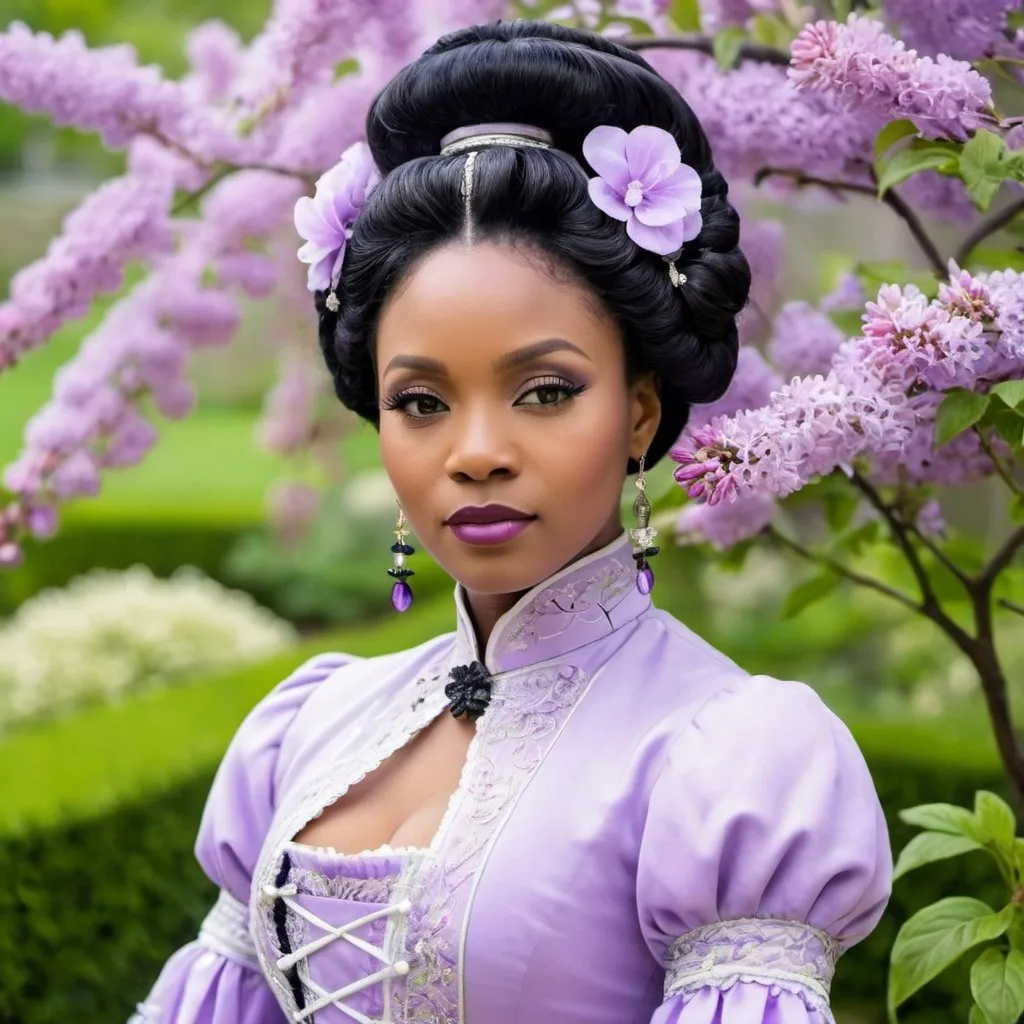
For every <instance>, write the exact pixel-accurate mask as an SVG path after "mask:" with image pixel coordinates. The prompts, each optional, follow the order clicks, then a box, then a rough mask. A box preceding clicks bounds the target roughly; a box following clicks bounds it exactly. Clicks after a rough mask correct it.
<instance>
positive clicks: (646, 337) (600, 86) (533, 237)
mask: <svg viewBox="0 0 1024 1024" xmlns="http://www.w3.org/2000/svg"><path fill="white" fill-rule="evenodd" d="M495 122H519V123H525V124H529V125H533V126H535V127H538V128H543V129H546V130H547V131H548V132H550V133H551V136H552V138H553V145H552V148H550V149H540V148H533V147H529V148H526V147H523V148H512V147H507V146H497V147H490V148H486V149H482V150H480V151H479V152H478V154H477V158H476V167H475V174H474V187H473V196H472V218H473V236H474V239H475V240H476V241H478V242H497V243H505V244H514V245H517V246H519V247H523V248H526V249H528V250H532V251H534V252H536V253H537V254H538V255H540V256H542V257H543V258H544V260H545V262H546V263H547V264H548V265H549V266H552V267H553V268H555V269H557V270H559V271H561V272H564V273H565V274H566V275H567V277H568V278H569V279H572V280H575V281H578V282H580V283H581V284H583V285H585V286H586V287H587V288H588V289H589V290H590V292H591V293H592V294H594V295H596V296H597V298H598V300H599V302H600V304H601V306H602V307H603V308H604V310H605V311H606V312H607V313H609V314H611V316H612V317H613V318H614V319H615V320H616V321H617V323H618V325H619V328H620V330H621V332H622V336H623V339H624V343H625V350H626V352H625V355H626V365H627V370H628V373H629V374H630V376H631V377H632V376H634V375H637V374H642V373H645V372H650V371H653V372H654V373H655V374H657V377H658V379H659V381H660V390H661V400H662V419H661V424H660V426H659V428H658V431H657V433H656V435H655V437H654V440H653V442H652V443H651V446H650V448H649V450H648V453H647V460H646V461H647V465H648V466H651V465H653V464H654V463H655V462H657V461H658V459H660V458H661V457H662V456H663V455H664V454H665V453H666V452H667V451H668V449H669V448H670V447H671V446H672V444H673V443H674V442H675V441H676V439H677V438H678V436H679V434H680V432H681V431H682V429H683V427H684V426H685V425H686V421H687V417H688V415H689V409H690V405H691V404H692V403H695V402H697V403H703V402H711V401H714V400H715V399H717V398H719V397H721V395H722V394H723V393H724V392H725V390H726V388H727V387H728V385H729V381H730V379H731V378H732V374H733V371H734V370H735V367H736V355H737V344H738V343H737V332H736V315H737V314H738V313H739V311H740V310H741V309H742V307H743V306H744V304H745V303H746V300H747V294H748V291H749V288H750V271H749V268H748V266H747V262H746V259H745V258H744V256H743V253H742V252H741V251H740V249H739V248H738V242H739V218H738V216H737V214H736V211H735V210H734V209H733V207H732V206H731V205H730V203H729V201H728V198H727V197H728V186H727V185H726V182H725V179H724V178H723V177H722V175H721V174H720V173H719V172H718V171H717V170H716V169H715V165H714V162H713V161H712V158H711V150H710V147H709V145H708V141H707V138H706V137H705V135H704V131H703V129H702V128H701V126H700V123H699V122H698V120H697V118H696V116H695V115H694V113H693V111H692V110H691V109H690V107H689V106H688V105H687V103H686V102H685V101H684V100H683V98H682V97H681V96H680V95H679V93H678V92H677V91H676V90H675V89H674V88H673V87H672V86H671V85H669V84H668V83H667V82H666V81H665V80H664V79H663V78H662V77H661V76H660V75H658V73H657V72H656V71H654V69H653V68H652V67H651V66H650V65H649V64H648V63H647V62H646V61H645V60H643V59H642V58H641V57H639V56H637V55H636V54H635V53H633V52H632V51H631V50H629V49H627V48H625V47H623V46H620V45H618V44H616V43H614V42H612V41H611V40H609V39H606V38H604V37H602V36H599V35H596V34H593V33H590V32H585V31H578V30H574V29H568V28H564V27H562V26H559V25H555V24H552V23H548V22H537V21H534V22H531V21H516V22H497V23H494V24H489V25H480V26H475V27H472V28H467V29H463V30H461V31H458V32H453V33H451V34H450V35H447V36H444V37H442V38H441V39H440V40H438V42H437V43H435V44H434V45H433V46H432V47H430V49H429V50H427V51H426V53H424V54H423V56H422V57H420V58H419V59H418V60H416V61H414V62H413V63H412V64H410V65H409V66H407V67H406V68H404V69H403V70H402V71H401V72H399V73H398V74H397V75H396V76H395V78H394V79H392V81H391V82H390V83H389V84H388V85H387V86H386V87H385V88H384V89H383V91H382V92H381V93H380V94H379V95H378V96H377V98H376V99H375V101H374V103H373V105H372V107H371V108H370V112H369V114H368V116H367V123H366V127H367V140H368V143H369V146H370V150H371V152H372V154H373V157H374V160H375V162H376V164H377V166H378V168H379V169H380V171H381V173H382V174H383V175H384V177H383V180H382V181H381V182H380V184H379V185H378V186H377V187H376V188H375V189H374V190H373V191H372V192H371V194H370V197H369V199H368V201H367V204H366V206H365V207H364V209H363V211H362V212H361V213H360V215H359V217H358V219H357V220H356V222H355V225H354V229H353V234H352V237H351V239H350V240H349V242H348V244H347V247H346V251H345V256H344V262H343V266H342V271H341V285H340V286H339V288H338V299H339V301H340V308H339V310H338V312H337V313H336V314H335V313H331V312H330V311H329V310H328V309H327V308H326V305H325V299H326V293H324V292H319V293H317V295H316V304H317V310H318V312H319V314H320V345H321V349H322V351H323V355H324V358H325V360H326V362H327V366H328V368H329V370H330V372H331V374H332V375H333V378H334V387H335V391H336V392H337V395H338V397H339V399H340V400H341V401H342V403H343V404H344V405H345V406H347V407H348V408H349V409H352V410H353V411H355V412H356V413H358V414H359V415H360V416H361V417H363V418H364V419H366V420H369V421H370V422H371V423H373V424H374V425H376V426H378V427H379V425H380V413H379V406H378V394H377V377H376V370H375V362H374V353H375V348H376V332H377V325H378V321H379V319H380V315H381V312H382V309H383V307H384V305H385V304H386V302H387V301H388V298H389V297H390V296H391V295H392V294H393V293H394V291H395V289H396V286H397V285H399V283H400V282H401V281H402V280H403V279H404V278H405V276H406V275H407V274H408V273H409V272H410V270H411V269H412V268H413V267H414V266H415V265H416V263H417V262H418V261H419V260H421V259H422V258H423V257H424V256H426V255H427V254H428V253H430V252H431V251H432V250H435V249H437V248H438V247H439V246H442V245H444V244H445V243H447V242H449V241H453V240H455V239H458V238H459V237H460V236H461V235H462V234H463V233H464V231H465V213H464V200H463V198H462V195H461V192H460V189H461V184H462V179H463V169H464V165H465V161H466V155H465V154H464V153H463V154H460V155H451V156H444V157H442V156H440V155H439V152H440V140H441V138H442V137H443V136H444V135H446V134H447V133H448V132H450V131H452V130H453V129H456V128H460V127H464V126H467V125H474V124H481V123H495ZM601 124H608V125H617V126H619V127H621V128H623V129H625V130H626V131H630V130H632V129H633V128H635V127H636V126H637V125H640V124H650V125H655V126H657V127H659V128H664V129H665V130H667V131H669V132H671V134H672V135H673V136H674V137H675V139H676V141H677V142H678V143H679V149H680V151H681V154H682V159H683V162H684V163H687V164H690V166H692V167H693V168H694V169H695V170H696V171H697V172H698V174H700V176H701V179H702V182H703V204H702V209H701V212H702V216H703V229H702V230H701V233H700V235H699V236H698V237H697V238H695V239H694V240H693V241H691V242H688V243H686V245H685V246H684V248H683V252H682V255H681V256H680V257H679V258H677V259H676V266H677V267H678V268H679V270H680V271H681V272H682V273H685V274H686V277H687V281H686V283H685V284H684V285H683V286H682V288H681V289H677V288H675V287H673V286H672V284H671V282H670V280H669V274H668V265H667V263H666V262H665V261H664V260H663V259H662V258H661V257H660V256H658V255H657V254H655V253H652V252H649V251H647V250H644V249H640V248H639V247H638V246H636V245H635V244H634V243H633V242H632V241H631V240H630V238H629V237H628V236H627V234H626V231H625V225H624V224H622V223H621V222H619V221H616V220H614V219H612V218H611V217H609V216H607V215H606V214H605V213H603V212H602V211H601V210H599V209H598V208H597V207H596V206H595V205H594V204H593V203H592V202H591V200H590V198H589V196H588V194H587V180H588V178H589V177H590V176H592V174H593V172H592V171H590V170H589V168H587V165H586V163H585V161H584V158H583V153H582V145H583V140H584V138H585V137H586V135H587V133H588V132H590V130H591V129H592V128H594V127H596V126H597V125H601ZM635 468H636V467H635V464H634V463H633V461H632V460H631V461H630V465H629V466H628V467H624V472H625V471H629V470H632V471H635Z"/></svg>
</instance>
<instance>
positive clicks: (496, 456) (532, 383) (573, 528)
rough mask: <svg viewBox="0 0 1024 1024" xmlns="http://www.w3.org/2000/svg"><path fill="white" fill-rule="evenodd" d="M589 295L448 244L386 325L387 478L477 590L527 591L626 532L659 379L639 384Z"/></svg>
mask: <svg viewBox="0 0 1024 1024" xmlns="http://www.w3.org/2000/svg"><path fill="white" fill-rule="evenodd" d="M588 299H590V297H589V296H588V295H587V293H586V292H584V291H583V290H582V289H581V288H580V287H579V286H577V285H571V284H567V283H565V282H564V281H562V282H560V281H557V280H554V279H553V278H552V276H551V274H550V272H549V271H548V270H546V269H545V267H544V266H543V264H540V263H538V262H537V261H536V260H535V258H532V257H531V256H530V255H529V254H526V253H524V252H522V251H517V250H513V249H512V248H511V247H508V246H505V245H498V244H492V243H487V244H480V245H474V246H465V245H462V244H451V245H448V246H445V247H443V248H441V249H438V250H436V251H435V252H433V253H431V254H430V255H429V256H427V257H426V258H425V259H424V260H423V262H422V263H420V264H419V265H418V266H417V267H416V269H415V270H414V271H413V272H412V273H411V274H410V276H409V277H408V278H407V280H406V281H405V282H404V283H403V285H402V286H401V288H400V289H399V290H398V291H397V292H396V294H395V295H394V296H393V297H392V298H391V300H390V301H389V303H388V304H387V305H386V307H385V310H384V312H383V314H382V316H381V320H380V324H379V328H378V337H377V353H376V357H377V374H378V381H377V383H378V388H379V394H380V402H381V414H380V443H381V453H382V456H383V460H384V466H385V469H386V470H387V473H388V476H389V477H390V479H391V482H392V485H393V486H394V488H395V492H396V493H397V495H398V499H399V501H400V502H401V504H402V508H403V509H404V510H405V514H406V518H407V519H408V520H409V523H410V525H411V526H412V530H413V532H414V533H415V535H416V536H417V537H418V538H419V540H420V542H421V543H422V544H423V546H424V547H425V548H426V549H427V550H428V551H429V552H430V553H431V554H432V555H433V556H434V558H436V559H437V561H438V562H439V563H440V565H441V566H442V567H443V568H444V569H445V571H446V572H448V573H449V574H450V575H451V576H453V577H454V578H455V579H456V580H458V581H459V582H460V583H461V584H462V585H463V586H464V587H465V588H466V590H467V591H469V592H470V593H476V594H512V593H516V592H521V591H524V590H528V589H529V588H531V587H533V586H535V585H536V584H538V583H540V582H541V581H542V580H544V579H546V578H547V577H548V576H550V575H551V574H552V573H554V572H557V571H558V570H559V569H560V568H562V567H563V566H565V565H567V564H568V563H570V562H572V561H573V560H574V559H576V558H577V557H579V556H580V555H582V554H584V553H586V552H588V551H592V550H596V549H597V548H598V547H601V546H602V545H604V544H607V543H609V542H610V541H611V540H613V539H614V538H615V537H616V536H617V535H618V534H619V532H620V531H621V529H622V527H621V523H620V519H619V500H620V495H621V492H622V483H623V477H624V474H625V468H626V462H627V459H628V458H629V457H630V456H632V457H634V458H639V456H640V455H641V454H642V453H643V452H645V451H646V449H647V446H648V444H649V443H650V440H651V438H652V437H653V436H654V432H655V430H656V429H657V425H658V418H659V416H660V404H659V401H658V396H657V391H656V386H655V384H654V382H653V380H651V379H650V378H646V379H642V380H639V381H637V382H636V383H634V384H627V381H626V371H625V362H624V352H623V346H622V340H621V337H620V334H619V331H618V328H617V326H616V324H615V323H614V321H613V320H612V319H611V318H610V317H608V316H607V315H605V314H603V313H600V312H599V311H598V310H596V309H595V308H594V307H595V305H596V303H595V302H594V301H593V300H592V299H590V301H588ZM495 505H500V506H503V507H504V511H503V510H501V509H495V508H493V507H492V508H488V507H487V506H495ZM474 521H475V522H474Z"/></svg>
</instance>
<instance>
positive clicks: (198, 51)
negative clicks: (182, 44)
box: [185, 20, 244, 103]
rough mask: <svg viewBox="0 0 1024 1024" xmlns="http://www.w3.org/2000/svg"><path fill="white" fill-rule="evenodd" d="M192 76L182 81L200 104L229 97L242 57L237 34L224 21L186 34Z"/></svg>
mask: <svg viewBox="0 0 1024 1024" xmlns="http://www.w3.org/2000/svg"><path fill="white" fill-rule="evenodd" d="M186 52H187V53H188V59H189V63H190V64H191V65H192V74H191V75H190V76H189V77H188V78H187V79H186V80H185V81H186V85H187V86H188V87H189V88H190V90H191V91H192V92H193V94H194V95H195V96H196V98H197V99H198V100H199V101H200V102H203V103H221V102H224V101H226V100H228V99H229V98H230V91H231V87H232V84H233V83H234V81H235V78H236V77H237V75H238V74H239V71H240V70H241V67H242V61H243V57H244V53H243V46H242V40H241V39H240V38H239V35H238V33H237V32H236V31H235V30H234V29H233V28H232V27H231V26H230V25H226V24H225V23H224V22H223V21H220V20H212V21H204V22H203V23H202V24H201V25H199V26H198V27H197V28H195V29H193V30H192V32H191V33H190V34H189V37H188V41H187V44H186Z"/></svg>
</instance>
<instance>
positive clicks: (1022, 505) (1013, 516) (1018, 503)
mask: <svg viewBox="0 0 1024 1024" xmlns="http://www.w3.org/2000/svg"><path fill="white" fill-rule="evenodd" d="M1010 521H1011V522H1012V523H1014V524H1015V525H1018V524H1021V523H1024V498H1022V497H1021V496H1020V495H1019V494H1018V495H1015V496H1014V498H1013V500H1012V501H1011V502H1010Z"/></svg>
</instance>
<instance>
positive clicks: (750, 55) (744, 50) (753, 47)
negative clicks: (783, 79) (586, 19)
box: [615, 34, 789, 67]
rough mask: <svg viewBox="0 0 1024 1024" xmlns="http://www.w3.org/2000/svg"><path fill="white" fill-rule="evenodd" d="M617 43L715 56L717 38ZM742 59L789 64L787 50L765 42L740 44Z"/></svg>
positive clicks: (635, 38) (647, 38) (637, 39)
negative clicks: (690, 51) (691, 51)
mask: <svg viewBox="0 0 1024 1024" xmlns="http://www.w3.org/2000/svg"><path fill="white" fill-rule="evenodd" d="M615 41H616V42H617V43H619V44H620V45H622V46H626V47H628V48H629V49H630V50H637V51H639V50H693V51H695V52H697V53H706V54H707V55H708V56H709V57H710V56H714V53H715V40H714V38H713V37H711V36H705V35H700V34H692V35H680V36H627V37H626V38H624V39H616V40H615ZM739 59H740V60H754V61H759V62H760V63H761V64H777V65H779V66H780V67H788V66H789V54H788V53H787V52H786V51H785V50H779V49H776V48H775V47H774V46H765V45H764V44H763V43H743V44H742V45H741V46H740V52H739Z"/></svg>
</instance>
